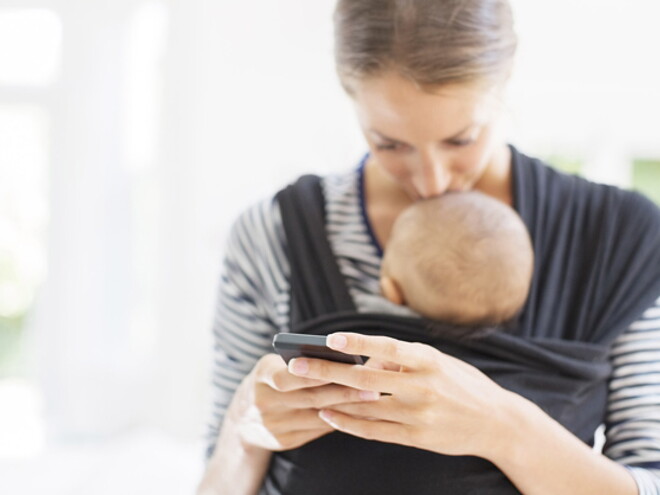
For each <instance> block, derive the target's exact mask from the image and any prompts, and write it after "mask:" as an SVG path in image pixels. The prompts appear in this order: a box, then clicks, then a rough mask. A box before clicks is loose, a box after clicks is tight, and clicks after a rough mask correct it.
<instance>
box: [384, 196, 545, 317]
mask: <svg viewBox="0 0 660 495" xmlns="http://www.w3.org/2000/svg"><path fill="white" fill-rule="evenodd" d="M533 260H534V254H533V249H532V245H531V240H530V238H529V233H528V232H527V228H526V227H525V225H524V223H523V222H522V219H521V218H520V217H519V216H518V215H517V214H516V213H515V211H513V209H512V208H510V207H509V206H507V205H505V204H504V203H502V202H500V201H498V200H496V199H494V198H491V197H489V196H487V195H485V194H482V193H480V192H478V191H469V192H460V193H446V194H444V195H442V196H439V197H436V198H432V199H427V200H422V201H418V202H416V203H414V204H413V205H412V206H411V207H409V208H407V209H406V210H405V211H404V212H403V213H401V215H400V216H399V217H398V218H397V221H396V222H395V225H394V227H393V230H392V233H391V236H390V242H389V243H388V245H387V246H386V253H385V259H384V261H383V266H384V267H385V266H386V265H387V270H388V271H390V273H391V275H392V276H393V278H394V279H395V280H397V281H398V283H399V285H400V286H401V288H402V289H403V295H404V298H405V302H406V304H408V305H409V306H410V307H411V308H413V309H416V310H418V311H420V312H422V313H426V314H427V316H431V317H434V316H435V317H437V318H438V319H445V320H447V321H449V322H452V323H459V324H462V323H469V324H471V325H498V324H501V323H503V322H506V321H509V320H511V319H512V318H513V317H515V316H516V314H517V313H518V312H519V310H520V308H521V307H522V305H523V304H524V302H525V300H526V298H527V293H528V290H529V285H530V282H531V277H532V272H533V263H534V261H533ZM444 301H447V302H448V303H447V304H442V303H443V302H444ZM440 306H442V311H443V312H442V314H441V315H438V316H436V315H428V313H429V309H427V308H434V307H440ZM430 311H433V310H432V309H431V310H430Z"/></svg>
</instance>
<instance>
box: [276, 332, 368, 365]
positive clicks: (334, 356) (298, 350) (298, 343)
mask: <svg viewBox="0 0 660 495" xmlns="http://www.w3.org/2000/svg"><path fill="white" fill-rule="evenodd" d="M273 348H274V349H275V352H277V353H278V354H279V355H280V356H282V358H283V359H284V361H285V362H286V363H287V364H289V361H291V360H292V359H293V358H297V357H308V358H315V359H327V360H328V361H336V362H338V363H348V364H364V363H365V361H366V360H365V358H363V357H362V356H356V355H353V354H344V353H342V352H339V351H335V350H334V349H330V348H329V347H328V346H327V345H325V335H307V334H304V333H278V334H276V335H275V337H274V338H273Z"/></svg>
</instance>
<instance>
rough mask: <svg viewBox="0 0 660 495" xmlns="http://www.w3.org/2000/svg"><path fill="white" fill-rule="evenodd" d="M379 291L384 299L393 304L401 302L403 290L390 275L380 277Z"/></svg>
mask: <svg viewBox="0 0 660 495" xmlns="http://www.w3.org/2000/svg"><path fill="white" fill-rule="evenodd" d="M380 291H381V292H382V294H383V297H385V299H387V300H389V301H390V302H393V303H394V304H403V303H404V301H403V292H402V291H401V288H400V287H399V284H397V283H396V280H394V279H393V278H391V277H387V276H385V277H380Z"/></svg>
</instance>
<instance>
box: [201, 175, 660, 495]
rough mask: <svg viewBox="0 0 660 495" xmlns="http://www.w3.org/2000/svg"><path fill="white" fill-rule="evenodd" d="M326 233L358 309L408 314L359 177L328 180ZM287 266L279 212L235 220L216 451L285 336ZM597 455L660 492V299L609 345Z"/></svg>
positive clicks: (217, 377) (225, 291) (222, 314)
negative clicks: (389, 278) (389, 291)
mask: <svg viewBox="0 0 660 495" xmlns="http://www.w3.org/2000/svg"><path fill="white" fill-rule="evenodd" d="M323 188H324V193H325V196H326V215H327V232H328V237H329V239H330V243H331V245H332V248H333V251H334V253H335V254H336V256H337V259H338V262H339V267H340V270H341V272H342V274H343V275H344V277H345V278H346V280H347V285H348V287H349V291H350V293H351V295H352V296H353V299H354V300H355V304H356V306H357V308H358V310H359V311H362V312H366V311H391V312H398V313H400V312H402V311H403V312H405V311H406V310H405V309H402V308H401V307H399V306H395V305H393V304H390V303H388V302H387V301H385V300H384V299H383V298H382V297H380V295H379V287H378V272H379V267H380V256H379V253H378V249H377V248H376V246H375V245H374V243H373V242H372V238H371V235H370V233H369V230H368V226H367V225H366V223H365V217H364V215H363V212H362V206H361V202H360V191H359V173H358V172H357V171H353V172H350V173H346V174H342V175H334V176H329V177H326V178H324V180H323ZM288 280H289V266H288V261H287V258H286V243H285V236H284V232H283V228H282V220H281V217H280V212H279V208H278V207H277V204H276V202H275V201H274V200H269V201H265V202H262V203H260V204H257V205H255V206H254V207H252V208H250V209H249V210H247V211H246V212H245V213H244V214H243V215H241V217H240V218H239V219H238V220H237V221H236V223H235V225H234V227H233V229H232V232H231V235H230V239H229V241H228V244H227V247H226V251H225V261H224V264H223V271H222V277H221V283H220V289H219V298H218V302H217V312H216V317H215V321H214V336H215V349H214V363H213V364H214V366H213V396H214V400H213V408H212V409H213V410H212V415H211V421H210V424H209V427H208V442H209V450H208V453H209V454H210V452H212V450H213V448H214V444H215V440H216V438H217V436H218V432H219V428H220V424H221V422H222V418H223V417H224V414H225V412H226V410H227V406H228V405H229V402H230V401H231V398H232V396H233V394H234V391H235V390H236V387H237V386H238V384H239V383H240V382H241V380H242V379H243V378H244V377H245V376H246V375H247V374H248V373H249V372H250V370H251V369H252V367H253V366H254V364H255V363H256V361H257V360H258V359H259V358H260V357H261V356H263V355H264V354H266V353H268V352H271V341H272V337H273V335H274V334H275V333H277V332H279V331H286V330H287V326H288V313H289V281H288ZM611 359H612V363H613V367H614V372H613V375H612V379H611V382H610V389H609V400H608V410H607V419H606V425H605V428H606V438H607V441H606V443H605V446H604V449H603V453H604V454H605V455H607V456H608V457H610V458H611V459H614V460H616V461H617V462H619V463H621V464H623V465H626V466H627V467H628V469H629V470H630V472H631V473H632V475H633V476H634V478H635V480H636V482H637V484H638V487H639V491H640V495H652V494H656V495H660V298H659V299H658V300H657V301H656V305H655V306H654V307H652V308H650V309H648V310H647V311H646V312H645V313H644V314H643V316H642V318H640V320H639V321H637V322H635V323H634V324H633V325H631V326H630V328H629V329H628V330H627V331H626V332H624V334H623V335H622V336H621V337H619V339H618V340H617V341H616V342H615V344H614V346H613V349H612V356H611Z"/></svg>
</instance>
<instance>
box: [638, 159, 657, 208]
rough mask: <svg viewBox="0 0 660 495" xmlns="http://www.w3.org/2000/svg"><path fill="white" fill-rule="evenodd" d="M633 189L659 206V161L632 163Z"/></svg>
mask: <svg viewBox="0 0 660 495" xmlns="http://www.w3.org/2000/svg"><path fill="white" fill-rule="evenodd" d="M632 184H633V188H634V189H636V190H638V191H640V192H641V193H643V194H644V195H646V196H647V197H649V198H650V199H652V200H653V201H655V202H656V204H658V205H660V160H635V161H634V162H633V177H632Z"/></svg>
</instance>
